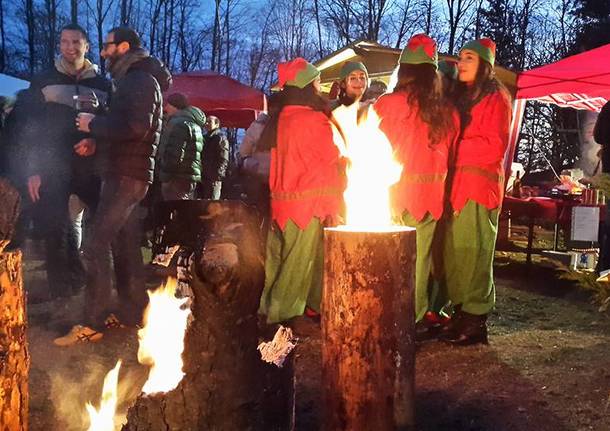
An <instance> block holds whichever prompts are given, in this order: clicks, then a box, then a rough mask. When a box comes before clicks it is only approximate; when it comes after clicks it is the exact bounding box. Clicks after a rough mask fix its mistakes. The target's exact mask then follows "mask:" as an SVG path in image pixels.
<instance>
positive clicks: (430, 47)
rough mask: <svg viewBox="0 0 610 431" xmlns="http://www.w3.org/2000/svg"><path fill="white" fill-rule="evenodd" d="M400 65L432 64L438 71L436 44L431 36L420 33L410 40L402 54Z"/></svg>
mask: <svg viewBox="0 0 610 431" xmlns="http://www.w3.org/2000/svg"><path fill="white" fill-rule="evenodd" d="M399 63H400V64H431V65H433V66H434V67H436V68H437V69H438V52H437V50H436V42H435V41H434V39H432V38H431V37H430V36H428V35H426V34H423V33H420V34H416V35H415V36H413V37H412V38H411V39H409V42H408V43H407V46H405V48H404V49H403V50H402V52H401V53H400V60H399Z"/></svg>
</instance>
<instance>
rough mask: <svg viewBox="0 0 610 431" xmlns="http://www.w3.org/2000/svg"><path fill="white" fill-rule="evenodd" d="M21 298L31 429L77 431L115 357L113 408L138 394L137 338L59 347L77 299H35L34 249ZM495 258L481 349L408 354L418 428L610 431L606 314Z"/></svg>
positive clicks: (302, 358) (300, 357)
mask: <svg viewBox="0 0 610 431" xmlns="http://www.w3.org/2000/svg"><path fill="white" fill-rule="evenodd" d="M25 256H26V261H25V270H24V277H25V285H26V289H27V291H28V295H29V298H30V300H29V302H30V303H29V305H28V307H29V308H28V315H29V325H30V327H29V332H28V335H29V348H30V353H31V359H32V364H31V371H30V430H32V431H43V430H44V431H54V430H58V431H59V430H62V431H80V430H85V429H86V425H87V421H86V412H85V403H86V402H87V401H90V400H94V401H95V402H97V400H99V396H100V392H101V385H102V380H103V376H104V374H105V373H106V372H107V371H109V370H110V369H111V368H112V367H113V366H114V364H115V362H116V360H117V359H119V358H121V359H122V360H123V367H122V371H121V382H122V383H121V385H120V395H119V397H120V402H121V405H120V406H119V410H121V411H125V410H126V408H127V407H128V405H129V400H133V399H134V398H135V396H136V395H137V392H138V388H140V387H141V385H142V384H143V380H144V379H145V376H146V369H144V368H143V367H141V366H140V365H139V364H138V363H137V360H136V350H137V339H136V334H135V330H134V329H115V330H111V331H109V332H107V333H106V334H105V336H104V338H103V340H102V341H101V342H99V343H95V344H83V345H76V346H73V347H69V348H59V347H56V346H54V345H53V343H52V340H53V338H54V337H56V336H58V335H60V334H63V333H64V332H65V331H66V330H67V329H69V327H70V325H71V323H72V322H73V321H74V320H75V319H76V316H77V313H78V310H79V309H80V306H81V304H82V296H81V297H75V298H73V299H72V300H70V301H68V302H66V301H63V302H62V301H54V302H40V303H35V302H38V300H39V298H40V296H41V295H44V291H45V289H46V282H45V275H44V274H45V273H44V267H43V266H42V261H41V260H40V256H41V253H40V250H39V246H36V244H35V243H30V244H29V246H28V247H26V250H25ZM523 261H524V257H523V254H520V253H519V254H517V253H507V252H498V253H497V258H496V281H497V298H498V302H497V309H496V311H495V312H494V313H493V315H492V316H491V318H490V344H489V346H478V347H463V348H454V347H450V346H447V345H444V344H442V343H439V342H432V343H428V344H425V345H423V346H421V347H420V348H419V349H418V351H417V354H416V362H417V364H416V368H417V369H416V386H417V396H416V414H417V429H418V430H469V431H475V430H490V431H503V430H536V431H547V430H548V431H551V430H552V431H562V430H566V431H567V430H600V431H601V430H610V314H608V313H606V314H602V313H599V312H598V311H597V309H596V308H595V307H594V306H592V305H591V304H589V301H588V297H587V294H584V293H583V292H581V291H580V290H579V289H577V288H576V287H575V286H573V285H571V284H570V283H568V282H565V281H560V280H558V278H557V273H556V272H555V271H554V270H553V269H551V268H549V267H548V266H547V265H545V263H544V262H541V260H540V258H537V259H535V263H534V264H533V265H531V266H529V267H528V266H527V265H526V264H525V263H523ZM296 369H297V394H296V400H297V411H296V425H297V429H298V430H301V431H305V430H307V431H309V430H317V429H318V428H319V420H320V414H321V412H320V409H321V406H320V385H321V384H322V383H321V381H320V338H319V334H317V333H316V334H314V335H313V336H311V337H309V338H301V340H300V344H299V346H298V347H297V358H296Z"/></svg>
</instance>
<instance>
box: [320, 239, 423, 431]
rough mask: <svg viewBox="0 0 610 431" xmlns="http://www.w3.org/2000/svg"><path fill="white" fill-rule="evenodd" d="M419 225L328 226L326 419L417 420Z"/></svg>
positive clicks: (351, 422)
mask: <svg viewBox="0 0 610 431" xmlns="http://www.w3.org/2000/svg"><path fill="white" fill-rule="evenodd" d="M415 250H416V249H415V230H414V229H411V230H397V231H392V232H349V231H344V230H340V229H326V230H325V250H324V255H325V265H324V293H323V302H322V381H323V382H324V386H323V387H324V390H323V397H322V404H323V406H324V415H323V427H322V429H324V430H327V431H339V430H350V431H359V430H362V431H369V430H376V431H385V430H403V429H409V428H410V427H412V426H413V425H414V403H413V402H414V372H415V348H414V338H415V333H414V325H415V323H414V290H413V289H414V284H415V283H414V281H415V256H416V251H415Z"/></svg>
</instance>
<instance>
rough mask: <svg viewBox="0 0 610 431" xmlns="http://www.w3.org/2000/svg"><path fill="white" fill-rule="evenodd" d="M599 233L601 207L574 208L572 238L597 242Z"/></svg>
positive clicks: (573, 239)
mask: <svg viewBox="0 0 610 431" xmlns="http://www.w3.org/2000/svg"><path fill="white" fill-rule="evenodd" d="M598 233H599V207H583V206H577V207H574V208H572V229H571V235H570V240H572V241H587V242H597V240H598Z"/></svg>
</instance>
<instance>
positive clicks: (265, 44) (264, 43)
mask: <svg viewBox="0 0 610 431" xmlns="http://www.w3.org/2000/svg"><path fill="white" fill-rule="evenodd" d="M274 9H275V3H274V4H273V5H271V7H270V8H269V10H268V12H267V14H266V15H265V16H264V20H263V22H262V25H261V30H260V32H259V40H258V44H257V46H255V47H254V48H253V49H252V50H251V51H250V62H249V67H248V72H249V76H248V84H249V85H250V86H251V87H253V86H254V85H255V84H256V82H257V80H258V78H259V74H260V71H261V69H262V65H263V60H264V59H265V55H266V54H268V49H269V48H270V44H269V27H270V21H271V17H272V14H273V11H274Z"/></svg>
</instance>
